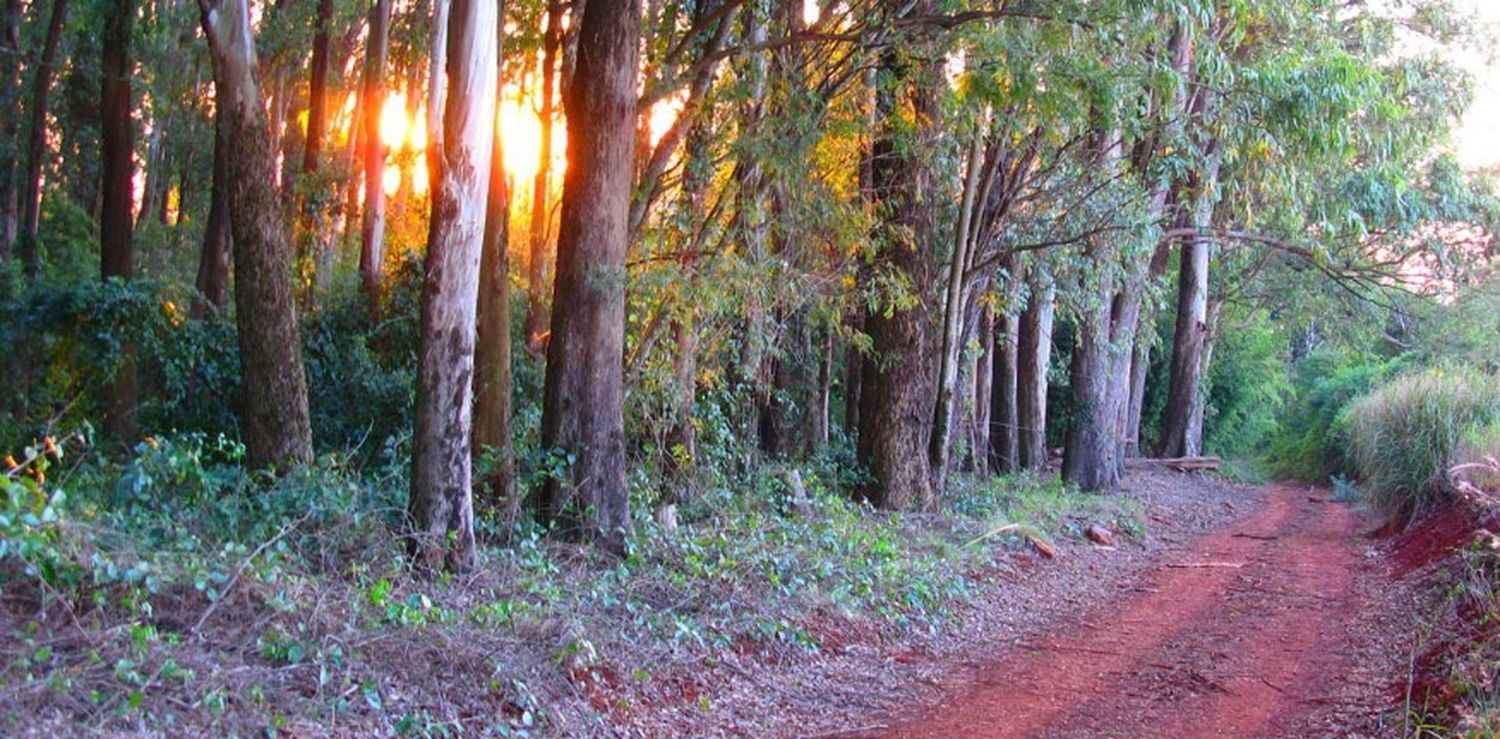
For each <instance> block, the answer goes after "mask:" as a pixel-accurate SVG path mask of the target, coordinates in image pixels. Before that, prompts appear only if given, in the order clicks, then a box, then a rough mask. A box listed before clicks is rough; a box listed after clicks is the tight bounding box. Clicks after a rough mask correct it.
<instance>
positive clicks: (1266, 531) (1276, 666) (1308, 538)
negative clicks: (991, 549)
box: [872, 486, 1361, 737]
mask: <svg viewBox="0 0 1500 739" xmlns="http://www.w3.org/2000/svg"><path fill="white" fill-rule="evenodd" d="M1323 495H1324V494H1323V493H1319V494H1318V495H1316V496H1310V495H1309V493H1308V491H1307V490H1305V489H1301V488H1295V487H1289V486H1277V487H1276V488H1274V489H1273V491H1272V492H1271V494H1270V495H1268V496H1266V498H1265V502H1264V507H1263V508H1262V510H1260V511H1258V512H1256V513H1255V514H1254V515H1252V516H1250V517H1248V518H1246V519H1243V520H1241V521H1239V522H1238V523H1236V524H1233V525H1231V526H1229V527H1228V528H1225V529H1222V530H1219V531H1216V532H1213V533H1209V534H1206V535H1203V536H1201V537H1199V538H1197V539H1195V540H1193V541H1191V542H1189V543H1188V544H1187V545H1186V546H1185V547H1183V549H1182V550H1181V551H1178V552H1176V553H1173V554H1172V555H1170V556H1169V557H1168V558H1167V561H1166V563H1165V564H1163V565H1161V566H1158V567H1156V568H1154V569H1152V570H1151V571H1149V572H1148V573H1147V574H1145V575H1144V576H1143V577H1142V578H1141V581H1140V583H1139V585H1138V587H1137V588H1136V593H1135V594H1134V595H1132V596H1130V597H1127V598H1124V599H1121V600H1116V601H1114V602H1110V603H1102V604H1100V605H1099V606H1098V607H1095V608H1092V609H1090V613H1089V614H1088V615H1087V616H1086V617H1085V618H1084V619H1080V620H1075V621H1074V622H1073V623H1071V624H1068V625H1067V626H1065V627H1064V628H1062V629H1059V630H1057V631H1056V632H1055V633H1053V634H1052V635H1051V636H1049V637H1047V638H1043V639H1033V640H1029V641H1023V642H1018V643H1016V644H1014V645H1012V646H1011V647H1010V648H1008V649H1006V650H1005V651H1004V652H1002V653H1000V654H997V655H994V656H993V657H990V658H986V660H985V664H984V666H982V667H981V668H979V669H978V670H977V671H976V672H975V674H974V676H973V679H972V681H971V682H970V683H969V684H968V685H967V686H966V687H964V688H963V689H960V690H958V691H956V692H955V693H954V694H953V695H952V696H951V697H950V698H949V699H948V700H947V701H946V702H944V703H943V704H942V705H939V706H936V707H933V708H931V709H929V710H926V711H924V712H922V713H920V714H919V715H917V716H915V717H912V718H910V720H907V719H905V718H901V717H898V719H897V723H896V724H895V725H894V726H893V727H892V728H891V729H889V730H886V731H883V732H882V733H880V734H876V735H872V736H891V737H1033V736H1039V737H1052V736H1056V737H1079V736H1223V737H1249V736H1282V735H1287V734H1288V733H1289V732H1293V729H1291V728H1290V727H1293V726H1296V725H1298V722H1299V721H1301V720H1302V719H1303V718H1304V717H1305V716H1306V715H1307V714H1309V713H1311V712H1313V711H1315V710H1317V709H1318V708H1319V706H1320V703H1321V702H1322V701H1326V700H1330V699H1329V698H1326V697H1325V696H1327V695H1328V693H1329V691H1327V690H1326V689H1324V688H1326V685H1325V682H1326V681H1327V680H1336V679H1338V676H1339V675H1341V674H1344V673H1345V672H1347V669H1346V668H1347V667H1348V666H1349V662H1350V661H1351V660H1354V659H1356V658H1357V655H1355V654H1354V653H1353V650H1351V649H1348V648H1347V645H1346V644H1345V643H1344V642H1345V641H1346V626H1347V622H1348V620H1349V619H1351V618H1354V617H1355V616H1356V614H1357V613H1358V611H1359V608H1358V598H1359V596H1358V593H1357V592H1356V588H1355V585H1356V573H1357V571H1358V569H1359V565H1360V561H1361V560H1360V549H1361V547H1360V544H1359V541H1358V537H1357V529H1358V525H1359V523H1358V518H1357V516H1356V514H1355V513H1354V512H1353V511H1352V510H1350V509H1349V507H1348V506H1346V505H1343V504H1338V503H1331V502H1328V501H1326V500H1324V498H1323Z"/></svg>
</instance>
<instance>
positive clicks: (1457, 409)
mask: <svg viewBox="0 0 1500 739" xmlns="http://www.w3.org/2000/svg"><path fill="white" fill-rule="evenodd" d="M1338 429H1339V432H1340V433H1341V434H1342V437H1343V438H1344V439H1345V440H1346V443H1347V445H1348V450H1349V454H1350V457H1351V459H1352V461H1353V463H1354V468H1355V470H1356V471H1357V472H1358V473H1359V477H1360V482H1361V490H1363V492H1364V494H1365V496H1366V497H1367V498H1368V499H1369V500H1370V501H1371V502H1372V503H1374V504H1375V505H1376V506H1378V507H1379V508H1381V509H1382V510H1384V511H1386V512H1388V513H1391V514H1395V515H1403V516H1404V515H1410V514H1411V513H1413V512H1415V511H1417V510H1419V509H1420V508H1422V507H1423V506H1425V505H1426V504H1428V503H1431V502H1432V501H1433V500H1435V499H1436V497H1438V496H1440V495H1441V494H1443V493H1445V492H1447V491H1449V490H1451V480H1450V477H1449V470H1450V469H1451V468H1452V467H1453V466H1454V465H1457V464H1460V463H1463V462H1468V461H1474V460H1473V459H1470V458H1467V457H1469V456H1470V455H1476V454H1480V453H1490V454H1493V453H1496V452H1500V378H1497V377H1496V376H1495V375H1494V374H1491V373H1487V372H1484V371H1481V370H1477V369H1472V368H1467V367H1438V368H1433V369H1428V370H1423V371H1420V372H1414V373H1410V374H1406V375H1402V376H1400V377H1397V378H1396V379H1394V380H1391V381H1390V382H1388V383H1386V384H1384V385H1381V386H1380V387H1378V388H1377V389H1375V390H1374V391H1373V392H1371V393H1369V394H1368V395H1365V396H1364V397H1362V398H1360V399H1358V400H1356V401H1354V402H1353V403H1352V404H1350V405H1349V407H1348V409H1347V410H1345V411H1344V412H1343V413H1342V414H1341V415H1340V417H1339V420H1338Z"/></svg>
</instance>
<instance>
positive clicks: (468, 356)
mask: <svg viewBox="0 0 1500 739" xmlns="http://www.w3.org/2000/svg"><path fill="white" fill-rule="evenodd" d="M496 5H497V3H496V2H495V1H494V0H453V2H452V5H451V7H450V8H449V11H448V13H447V16H448V26H449V27H448V31H447V33H446V34H443V38H444V40H445V41H446V42H447V55H446V59H447V63H446V65H445V66H446V69H447V75H446V80H442V81H439V80H438V79H437V78H434V80H433V81H434V83H435V84H439V85H442V89H443V92H442V93H441V97H442V99H443V101H444V110H443V115H442V122H443V132H442V136H441V138H439V137H437V136H433V137H432V140H434V141H438V142H439V143H438V146H439V147H440V149H439V150H438V151H437V152H435V153H434V154H435V155H434V156H431V157H430V159H431V160H432V162H433V163H434V165H436V166H438V167H439V169H437V170H436V171H435V172H434V173H433V182H434V183H435V185H436V187H434V188H433V189H432V219H431V221H430V224H429V226H428V231H427V257H426V260H425V263H424V270H423V271H424V273H425V278H424V280H423V282H422V319H421V320H422V324H421V326H422V335H421V349H420V350H419V352H418V354H417V412H416V423H415V426H414V428H413V431H412V476H411V503H410V510H411V515H412V520H413V522H414V525H415V527H416V531H415V534H416V542H415V544H416V559H417V561H418V563H419V564H420V565H422V566H424V567H427V568H430V569H438V568H444V567H446V568H449V569H455V570H463V569H467V568H468V567H470V566H472V565H473V563H474V554H475V552H474V505H473V497H472V495H473V493H472V490H471V487H470V485H471V482H472V467H471V465H472V458H471V454H472V451H473V450H472V446H471V430H472V426H471V423H472V420H473V417H472V415H471V413H472V411H473V407H472V400H473V391H474V340H475V333H476V324H475V314H476V312H477V308H478V300H479V279H480V277H479V272H480V269H479V267H480V255H481V252H482V251H483V250H484V243H485V241H486V230H487V228H486V215H487V211H488V207H489V180H490V163H491V158H492V157H493V155H494V142H495V95H496V90H497V87H498V84H497V82H498V81H497V70H498V49H497V46H498V39H499V31H498V30H497V27H496V26H497V24H498V22H499V18H498V12H497V8H496ZM444 83H445V84H444ZM492 246H494V247H498V244H493V245H492Z"/></svg>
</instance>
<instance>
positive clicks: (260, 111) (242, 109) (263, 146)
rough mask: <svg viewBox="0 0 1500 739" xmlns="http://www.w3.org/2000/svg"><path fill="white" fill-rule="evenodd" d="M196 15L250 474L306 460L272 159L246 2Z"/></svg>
mask: <svg viewBox="0 0 1500 739" xmlns="http://www.w3.org/2000/svg"><path fill="white" fill-rule="evenodd" d="M198 7H199V10H200V12H201V14H202V24H203V34H204V36H206V37H207V38H208V46H209V57H210V59H211V60H212V63H213V68H214V102H215V105H214V107H215V110H216V111H217V116H218V126H219V127H220V130H221V132H222V133H221V135H222V136H223V137H224V146H223V150H222V152H221V153H222V154H223V156H224V160H225V162H226V165H227V171H226V172H225V177H224V181H225V184H226V188H225V189H226V191H227V195H228V202H227V206H228V209H229V223H230V232H231V234H232V238H233V242H234V247H233V249H234V275H235V279H234V302H235V320H236V323H237V325H238V327H239V332H238V335H239V348H240V372H241V376H242V383H241V384H242V387H243V393H244V396H243V398H242V400H241V404H242V405H241V409H240V419H241V424H242V425H241V433H242V434H243V436H244V440H245V448H246V458H247V462H248V463H249V464H251V465H253V466H257V467H261V466H266V465H270V464H294V463H297V462H301V461H306V460H308V459H310V458H311V457H312V427H311V423H310V421H309V418H308V408H307V376H306V374H305V373H304V372H303V369H302V348H301V342H300V340H299V339H298V331H297V312H296V301H295V298H294V296H293V291H292V280H291V262H292V259H291V257H292V255H291V247H290V245H289V244H288V243H287V232H286V228H285V221H284V219H283V216H282V213H281V205H280V200H279V198H280V195H279V193H278V192H277V189H276V176H275V173H276V150H275V149H274V148H273V147H272V140H271V129H270V126H269V125H268V122H267V120H266V113H265V109H264V108H263V107H262V106H261V96H260V87H259V86H258V84H257V80H256V70H257V64H256V55H255V35H254V31H253V28H254V26H252V25H251V22H250V8H249V5H248V3H247V2H246V0H199V3H198Z"/></svg>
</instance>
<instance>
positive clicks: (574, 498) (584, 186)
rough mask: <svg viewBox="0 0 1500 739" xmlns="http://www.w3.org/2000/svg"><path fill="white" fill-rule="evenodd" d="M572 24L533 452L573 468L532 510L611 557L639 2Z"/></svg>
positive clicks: (620, 487)
mask: <svg viewBox="0 0 1500 739" xmlns="http://www.w3.org/2000/svg"><path fill="white" fill-rule="evenodd" d="M579 25H580V28H579V37H578V62H577V64H578V68H577V74H576V75H575V76H574V78H573V84H572V85H571V86H570V87H569V88H568V93H567V98H566V100H565V105H566V110H567V112H568V170H567V176H566V177H565V179H564V181H563V201H562V219H561V222H560V227H559V230H558V241H557V277H556V281H555V288H554V292H553V300H552V305H553V310H552V322H551V325H552V330H551V339H550V340H549V341H548V344H547V373H546V382H545V388H544V392H543V397H542V448H543V449H561V450H564V451H565V452H567V453H568V454H570V455H572V458H573V460H574V461H573V464H572V467H571V468H570V469H569V470H568V471H567V473H566V474H565V475H562V476H559V477H553V478H549V479H548V480H546V481H545V482H544V483H543V485H542V488H541V490H540V491H539V492H540V495H539V500H538V503H539V505H540V508H541V513H542V516H543V518H544V519H548V520H554V521H560V522H562V523H563V524H564V525H565V526H567V527H569V528H575V529H576V528H583V529H585V530H586V531H587V533H588V534H589V535H590V536H592V537H594V538H596V539H598V540H600V541H602V542H603V543H604V544H605V545H606V546H608V547H610V548H611V549H613V550H616V551H620V550H621V549H622V548H623V545H624V536H625V533H626V531H627V529H628V528H629V526H630V511H629V502H630V500H629V491H628V490H627V489H626V487H625V419H624V411H623V408H622V405H623V401H624V376H623V371H622V366H621V362H622V360H623V356H622V355H623V351H624V344H625V336H624V333H625V284H624V279H625V248H626V242H627V240H628V224H627V220H628V216H629V208H630V191H631V187H632V179H633V176H632V175H633V173H632V171H631V154H632V151H631V147H632V137H631V132H632V131H633V130H634V127H635V116H636V94H637V93H636V76H637V66H638V53H639V52H638V49H637V44H638V41H639V38H640V26H641V3H640V0H620V1H619V2H611V3H606V2H592V3H589V4H588V6H587V8H586V9H585V10H584V13H583V18H582V20H581V22H580V24H579Z"/></svg>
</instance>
